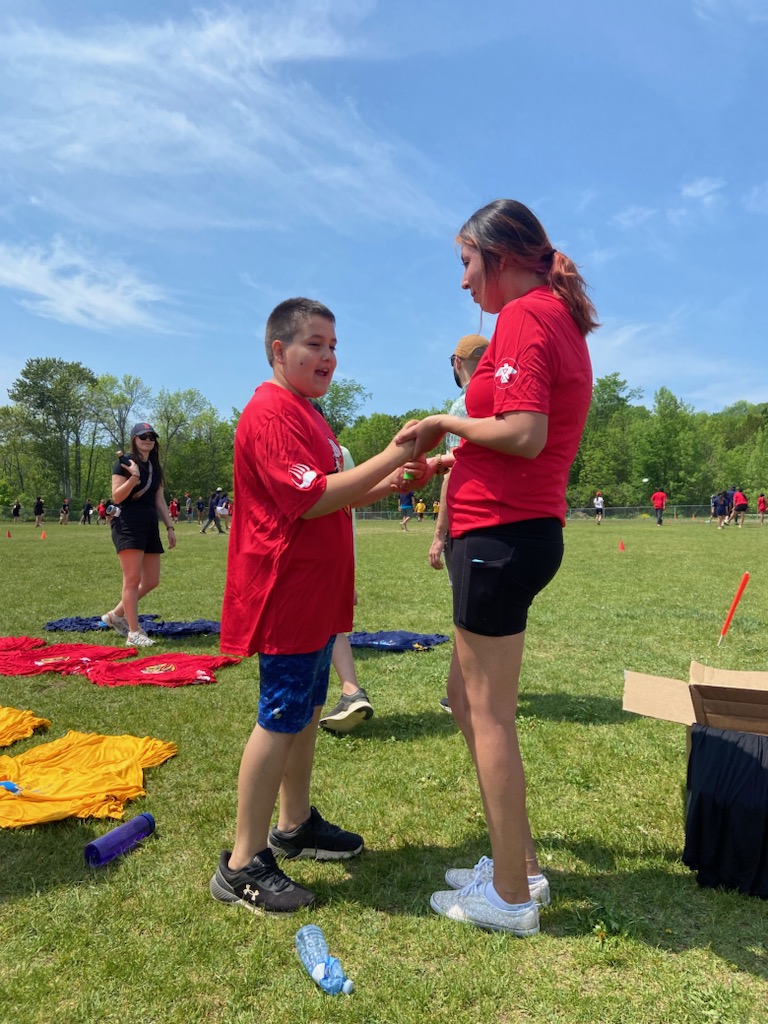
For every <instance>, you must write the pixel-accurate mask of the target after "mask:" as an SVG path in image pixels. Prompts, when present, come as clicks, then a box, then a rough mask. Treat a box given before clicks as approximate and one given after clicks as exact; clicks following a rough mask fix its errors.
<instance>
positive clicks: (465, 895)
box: [429, 881, 539, 939]
mask: <svg viewBox="0 0 768 1024" xmlns="http://www.w3.org/2000/svg"><path fill="white" fill-rule="evenodd" d="M487 884H488V883H487V882H482V881H479V882H472V883H471V884H470V885H467V886H465V887H464V888H463V889H460V890H459V891H458V892H456V891H455V890H454V889H449V890H448V892H433V893H432V898H431V899H430V901H429V905H430V906H431V907H432V909H433V910H435V911H437V913H438V914H440V915H441V916H442V917H447V918H449V919H450V920H451V921H463V922H465V923H466V924H474V925H476V926H477V927H478V928H485V929H487V930H488V931H492V932H511V933H512V934H513V935H516V936H517V937H518V938H519V939H525V938H528V937H529V936H531V935H538V933H539V908H538V907H537V906H536V905H535V904H534V903H531V904H529V905H528V906H526V907H524V908H523V909H522V910H498V909H497V908H496V907H494V906H493V905H492V904H491V903H489V902H488V900H487V899H486V896H485V887H486V885H487Z"/></svg>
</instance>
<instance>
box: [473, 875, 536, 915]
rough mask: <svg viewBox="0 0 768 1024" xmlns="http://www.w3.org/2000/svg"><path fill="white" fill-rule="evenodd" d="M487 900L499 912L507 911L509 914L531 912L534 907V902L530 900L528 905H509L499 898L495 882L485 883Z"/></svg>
mask: <svg viewBox="0 0 768 1024" xmlns="http://www.w3.org/2000/svg"><path fill="white" fill-rule="evenodd" d="M484 893H485V898H486V899H487V900H488V902H489V903H490V904H491V906H492V907H495V908H496V909H497V910H506V911H507V912H508V913H514V912H515V911H520V910H530V909H531V907H533V900H528V902H527V903H507V902H506V901H505V900H503V899H502V898H501V896H499V894H498V893H497V892H496V889H495V888H494V886H493V882H486V883H485V890H484Z"/></svg>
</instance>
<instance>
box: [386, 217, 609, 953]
mask: <svg viewBox="0 0 768 1024" xmlns="http://www.w3.org/2000/svg"><path fill="white" fill-rule="evenodd" d="M457 240H458V242H459V243H460V245H461V262H462V266H463V268H464V273H463V278H462V282H461V284H462V288H464V289H465V290H466V291H469V292H470V293H471V295H472V298H473V299H474V300H475V302H476V303H477V304H478V305H479V306H480V308H481V309H482V310H483V311H485V312H487V313H490V314H498V319H497V321H496V328H495V330H494V334H493V338H492V339H491V343H490V345H489V347H488V349H487V350H486V352H485V354H484V355H483V356H482V357H481V359H480V362H479V363H478V367H477V369H476V371H475V373H474V375H473V376H472V379H471V381H470V384H469V387H468V389H467V394H466V402H467V416H466V417H465V418H462V417H458V416H450V415H448V414H443V413H441V414H438V415H436V416H427V417H426V418H425V419H423V420H421V421H420V422H419V423H417V424H415V425H414V426H411V427H409V428H405V429H404V430H402V431H400V433H399V434H398V440H403V441H405V440H413V441H414V442H415V452H414V454H415V456H416V458H418V457H419V456H421V455H423V454H424V453H426V452H429V451H432V450H433V449H434V448H435V447H436V446H437V444H438V442H439V441H440V439H441V438H442V437H443V436H444V435H445V433H446V432H448V431H452V432H453V433H455V434H458V435H459V437H461V438H463V443H462V444H461V446H460V447H459V449H458V451H457V452H456V453H455V455H454V456H453V459H454V462H455V464H454V466H453V468H452V469H451V478H450V482H449V485H448V496H447V498H448V524H449V533H450V547H451V573H452V576H453V612H454V623H455V626H456V636H455V644H454V650H453V657H452V661H451V668H450V672H449V677H448V696H449V699H450V704H451V708H452V710H453V713H454V717H455V718H456V721H457V723H458V725H459V727H460V729H461V731H462V733H463V734H464V738H465V740H466V742H467V746H468V748H469V752H470V754H471V756H472V760H473V761H474V764H475V769H476V771H477V777H478V783H479V788H480V794H481V796H482V800H483V806H484V809H485V820H486V822H487V824H488V831H489V835H490V844H491V854H492V856H491V858H488V857H484V858H482V859H481V861H479V862H478V863H477V864H476V865H475V867H474V868H454V869H451V870H449V871H448V872H447V873H446V882H447V884H448V885H449V886H450V887H451V888H450V889H449V890H447V891H441V892H435V893H433V894H432V898H431V900H430V904H431V906H432V908H433V910H435V911H436V912H437V913H438V914H441V915H443V916H445V917H447V918H450V919H452V920H455V921H461V922H464V923H468V924H474V925H477V926H478V927H481V928H487V929H490V930H494V931H507V932H510V933H511V934H513V935H516V936H519V937H521V938H522V937H526V936H529V935H535V934H536V933H537V932H538V931H539V927H540V924H539V907H540V906H546V905H548V904H549V900H550V895H549V882H548V880H547V879H546V878H545V877H544V875H542V874H541V870H540V867H539V864H538V860H537V857H536V851H535V847H534V844H533V840H532V837H531V829H530V824H529V821H528V814H527V809H526V793H525V789H526V786H525V771H524V768H523V762H522V758H521V755H520V746H519V742H518V736H517V727H516V711H517V698H518V686H519V681H520V668H521V664H522V659H523V649H524V644H525V630H526V622H527V616H528V609H529V607H530V605H531V602H532V601H533V599H534V597H535V595H536V594H537V593H538V592H540V591H541V590H542V589H543V588H544V587H545V586H546V585H547V584H548V583H549V581H550V580H551V579H552V578H553V577H554V575H555V574H556V572H557V570H558V568H559V565H560V562H561V559H562V555H563V527H564V525H565V510H566V503H565V492H566V486H567V483H568V473H569V471H570V467H571V464H572V463H573V460H574V458H575V457H576V453H577V450H578V446H579V441H580V439H581V434H582V431H583V429H584V423H585V421H586V418H587V412H588V410H589V405H590V401H591V396H592V367H591V363H590V358H589V352H588V349H587V343H586V336H587V334H589V332H590V331H592V330H594V329H595V328H596V327H597V326H598V324H597V320H596V315H595V309H594V306H593V305H592V302H591V301H590V299H589V297H588V295H587V289H586V284H585V282H584V279H583V278H582V277H581V274H580V273H579V271H578V269H577V267H576V265H575V264H574V263H573V261H572V260H570V259H569V258H568V257H567V256H565V255H564V254H563V253H560V252H557V251H556V250H555V249H554V247H553V246H552V243H551V242H550V240H549V238H548V237H547V234H546V232H545V231H544V228H543V227H542V225H541V224H540V222H539V221H538V219H537V218H536V217H535V216H534V214H533V213H532V212H531V211H530V210H529V209H527V207H525V206H523V205H522V204H521V203H518V202H515V201H513V200H509V199H500V200H497V201H495V202H493V203H490V204H489V205H488V206H485V207H484V208H483V209H481V210H478V211H477V213H475V214H474V215H473V216H472V217H470V219H469V220H468V221H467V223H466V224H465V225H464V227H463V228H462V229H461V230H460V232H459V234H458V239H457ZM438 458H439V457H438ZM436 462H437V459H435V460H434V463H432V464H431V465H430V464H429V463H428V464H427V465H428V467H429V468H428V470H427V472H426V473H425V474H424V475H425V476H427V477H429V474H430V473H431V472H434V468H436V466H435V463H436ZM408 468H409V467H408V466H406V469H408ZM424 482H426V481H424ZM586 656H587V652H585V658H586Z"/></svg>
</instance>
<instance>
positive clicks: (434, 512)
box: [432, 498, 440, 522]
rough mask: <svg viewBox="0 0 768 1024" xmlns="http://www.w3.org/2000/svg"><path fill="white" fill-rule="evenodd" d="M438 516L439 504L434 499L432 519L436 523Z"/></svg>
mask: <svg viewBox="0 0 768 1024" xmlns="http://www.w3.org/2000/svg"><path fill="white" fill-rule="evenodd" d="M439 514H440V502H439V501H438V500H437V498H435V500H434V501H433V502H432V518H433V519H434V521H435V522H437V517H438V515H439Z"/></svg>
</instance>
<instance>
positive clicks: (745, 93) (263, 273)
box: [0, 0, 768, 414]
mask: <svg viewBox="0 0 768 1024" xmlns="http://www.w3.org/2000/svg"><path fill="white" fill-rule="evenodd" d="M767 43H768V4H767V3H766V2H765V0H674V2H670V0H646V2H645V3H643V4H631V5H630V4H619V3H616V2H615V0H594V2H592V0H585V2H584V3H583V4H575V3H573V0H551V2H550V3H548V4H532V3H527V2H522V0H484V2H482V3H478V4H471V5H470V4H467V3H466V2H456V0H440V2H438V0H419V2H418V3H414V2H413V0H386V2H384V0H381V2H374V0H306V2H301V0H280V2H275V3H272V2H271V0H265V2H260V3H258V4H238V3H228V4H221V3H215V2H211V3H209V4H206V5H204V6H201V7H194V6H193V5H192V4H190V3H187V2H181V0H152V2H151V3H149V2H145V0H131V3H125V2H122V3H118V2H115V0H0V323H2V335H3V344H2V346H0V402H2V401H6V400H7V398H6V395H5V389H6V388H7V387H8V386H9V385H10V384H11V382H12V381H13V380H14V379H15V378H16V377H17V376H18V373H19V371H20V370H21V368H22V366H23V365H24V362H25V360H26V359H27V358H30V357H35V356H57V357H60V358H63V359H68V360H75V359H77V360H80V361H82V362H83V363H85V364H86V365H87V366H89V367H90V368H91V369H93V370H94V371H95V372H96V373H112V374H117V375H120V374H122V373H126V372H129V373H135V374H138V375H140V376H143V377H144V379H145V381H146V383H147V384H149V385H150V387H151V388H152V389H153V390H154V391H157V390H159V389H160V388H161V387H165V388H168V389H170V390H176V389H184V388H197V389H198V390H199V391H201V392H202V393H203V394H204V395H205V396H206V397H207V398H208V399H209V400H210V401H211V402H212V403H213V404H214V405H215V406H216V407H217V408H218V409H219V410H221V411H222V412H223V413H228V412H229V410H230V408H231V407H233V406H235V407H237V408H241V407H242V406H243V405H244V404H245V402H246V401H247V400H248V398H249V396H250V394H251V393H252V391H253V388H254V387H255V386H256V384H258V383H259V382H260V381H261V380H262V379H264V378H265V377H266V376H268V372H267V371H268V368H267V366H266V362H265V357H264V347H263V325H264V321H265V319H266V317H267V315H268V314H269V312H270V310H271V309H272V308H273V307H274V306H275V305H276V304H277V303H278V302H280V301H281V300H282V299H284V298H287V297H289V296H291V295H302V294H303V295H309V296H311V297H313V298H319V299H321V300H322V301H324V302H326V303H327V304H328V305H329V306H330V307H331V308H332V309H333V310H334V312H335V313H336V315H337V333H338V339H339V347H338V355H339V368H338V370H337V376H338V377H349V378H353V379H354V380H356V381H358V382H359V383H360V384H362V385H363V386H364V387H365V388H366V389H367V390H368V391H369V392H371V394H372V398H371V400H370V402H369V403H368V404H367V406H366V409H365V411H366V412H372V411H381V412H390V413H398V414H399V413H401V412H404V411H406V410H407V409H410V408H414V407H422V406H431V405H442V403H443V402H444V401H445V400H446V399H447V398H452V397H453V396H454V394H455V386H454V384H453V380H452V377H451V372H450V366H449V364H448V356H449V354H450V353H451V351H452V350H453V347H454V345H455V341H456V339H457V338H458V337H459V336H461V335H462V334H466V333H470V332H475V331H477V330H479V329H480V323H479V315H478V309H477V307H476V306H474V304H473V303H472V301H471V298H470V297H469V296H468V295H466V294H465V293H463V292H462V291H461V289H460V287H459V285H460V276H461V268H460V264H459V260H458V255H457V251H456V246H455V244H454V238H455V234H456V232H457V230H458V229H459V228H460V226H461V225H462V224H463V222H464V221H465V220H466V219H467V217H468V216H469V215H470V214H471V213H473V212H474V211H475V210H476V209H477V208H479V207H480V206H482V205H484V204H485V203H486V202H489V201H490V200H492V199H495V198H499V197H510V198H514V199H519V200H521V201H522V202H524V203H526V204H527V205H529V206H530V207H532V208H533V209H534V211H535V212H536V213H537V214H538V216H539V217H540V219H541V220H542V222H543V223H544V225H545V227H546V228H547V230H548V232H549V234H550V237H551V238H552V241H553V243H554V244H555V246H556V247H557V248H558V249H561V250H562V251H564V252H566V253H567V254H568V255H570V256H571V257H572V258H573V259H574V260H575V261H576V262H577V263H578V264H579V265H580V266H581V268H582V272H583V273H584V276H585V277H586V279H587V281H588V282H589V284H590V286H591V289H592V296H593V299H594V301H595V304H596V306H597V308H598V312H599V315H600V318H601V320H602V322H603V325H604V326H603V327H602V328H601V329H600V330H599V331H598V332H597V333H596V334H594V335H592V336H591V341H590V347H591V352H592V358H593V363H594V368H595V374H596V376H603V375H605V374H608V373H612V372H614V371H615V372H618V373H619V374H620V375H621V376H622V377H624V378H625V379H626V380H627V381H628V382H629V384H630V385H631V386H632V387H639V388H642V389H643V392H644V395H645V402H646V403H647V404H650V403H651V402H652V400H653V394H654V392H655V391H656V389H657V388H659V387H660V386H666V387H669V388H670V389H671V390H672V391H673V392H674V393H675V394H676V395H677V396H678V397H680V398H682V399H683V400H684V401H686V402H687V403H689V404H690V405H692V406H693V407H694V408H696V409H703V410H708V411H716V410H718V409H721V408H723V406H725V405H728V404H730V403H732V402H734V401H737V400H739V399H746V400H748V401H752V402H758V401H765V400H767V399H768V346H767V345H766V340H767V339H768V335H767V332H766V327H767V326H768V317H767V315H766V299H765V286H766V278H767V275H766V250H767V248H768V247H767V246H766V233H767V231H768V132H767V131H766V127H767V122H768V118H767V117H766V111H765V105H766V96H768V71H767V70H766V69H767V68H768V61H766V59H765V54H766V52H768V51H767V47H766V44H767ZM492 326H493V318H489V317H485V319H484V322H483V325H482V331H483V333H486V334H490V332H491V330H492Z"/></svg>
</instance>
